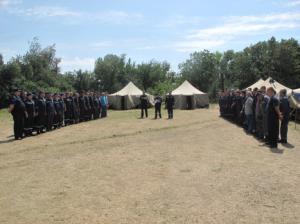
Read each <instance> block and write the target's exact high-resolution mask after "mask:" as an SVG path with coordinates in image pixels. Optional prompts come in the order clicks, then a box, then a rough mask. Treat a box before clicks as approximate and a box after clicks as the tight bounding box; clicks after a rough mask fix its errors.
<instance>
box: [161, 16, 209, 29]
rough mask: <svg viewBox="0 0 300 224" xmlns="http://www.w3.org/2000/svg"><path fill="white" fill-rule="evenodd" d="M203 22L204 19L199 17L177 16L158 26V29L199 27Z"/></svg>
mask: <svg viewBox="0 0 300 224" xmlns="http://www.w3.org/2000/svg"><path fill="white" fill-rule="evenodd" d="M201 21H203V19H202V18H200V17H197V16H182V15H176V16H173V17H171V18H169V19H167V20H165V21H163V22H162V23H160V24H158V25H157V27H161V28H178V27H179V26H187V25H198V24H199V23H200V22H201Z"/></svg>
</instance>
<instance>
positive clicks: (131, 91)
mask: <svg viewBox="0 0 300 224" xmlns="http://www.w3.org/2000/svg"><path fill="white" fill-rule="evenodd" d="M142 94H143V91H142V90H140V89H139V88H138V87H136V85H134V84H133V83H132V82H129V83H128V84H127V85H126V86H125V87H124V88H123V89H121V90H120V91H119V92H116V93H113V94H111V96H127V95H129V96H130V95H131V96H138V95H142Z"/></svg>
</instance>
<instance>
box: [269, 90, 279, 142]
mask: <svg viewBox="0 0 300 224" xmlns="http://www.w3.org/2000/svg"><path fill="white" fill-rule="evenodd" d="M267 94H268V96H269V97H270V101H269V105H268V133H269V145H270V147H271V148H277V143H278V135H279V120H282V114H281V113H280V110H279V100H278V99H277V98H276V96H275V94H276V92H275V90H274V88H273V87H269V88H268V90H267Z"/></svg>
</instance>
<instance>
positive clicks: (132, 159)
mask: <svg viewBox="0 0 300 224" xmlns="http://www.w3.org/2000/svg"><path fill="white" fill-rule="evenodd" d="M151 113H152V112H151ZM138 114H139V112H138V111H125V112H110V115H109V118H107V119H105V120H97V121H92V122H89V123H82V124H79V125H74V126H69V127H66V128H63V129H60V130H57V131H53V132H51V133H46V134H43V135H40V136H36V137H32V138H27V139H25V140H23V141H10V139H11V137H8V136H10V135H11V133H12V129H11V123H10V122H8V121H4V119H3V118H2V120H1V119H0V122H1V124H0V223H1V224H8V223H9V224H44V223H58V224H61V223H66V224H95V223H98V224H107V223H113V224H114V223H116V224H122V223H128V224H142V223H147V224H148V223H149V224H151V223H171V224H177V223H178V224H183V223H191V224H193V223H203V224H204V223H205V224H210V223H218V224H219V223H220V224H235V223H237V224H240V223H253V224H260V223H262V224H269V223H270V224H299V223H300V131H299V130H300V125H299V126H298V130H295V129H294V125H293V124H291V126H290V132H289V139H290V143H291V144H290V145H288V146H285V147H284V146H281V145H280V149H279V150H277V151H270V149H268V148H267V147H265V146H264V145H263V144H262V143H260V142H258V141H257V140H255V139H254V138H253V137H251V136H247V135H245V133H244V132H243V130H242V129H240V128H238V127H236V126H235V125H233V124H231V123H229V122H228V121H226V120H223V119H221V118H219V117H218V110H217V108H216V107H213V108H212V109H209V110H195V111H175V119H174V120H173V121H168V120H166V119H165V118H164V119H162V120H156V121H155V120H151V119H145V120H139V119H137V117H138ZM164 115H165V113H164Z"/></svg>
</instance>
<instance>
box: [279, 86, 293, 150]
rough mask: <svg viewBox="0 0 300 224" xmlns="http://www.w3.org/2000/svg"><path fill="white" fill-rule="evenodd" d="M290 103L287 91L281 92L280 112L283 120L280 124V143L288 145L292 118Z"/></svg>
mask: <svg viewBox="0 0 300 224" xmlns="http://www.w3.org/2000/svg"><path fill="white" fill-rule="evenodd" d="M290 111H291V109H290V103H289V100H288V98H287V94H286V89H283V90H281V91H280V112H281V114H282V120H281V124H280V138H281V139H280V141H279V142H281V143H283V144H286V143H287V133H288V125H289V118H290Z"/></svg>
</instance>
